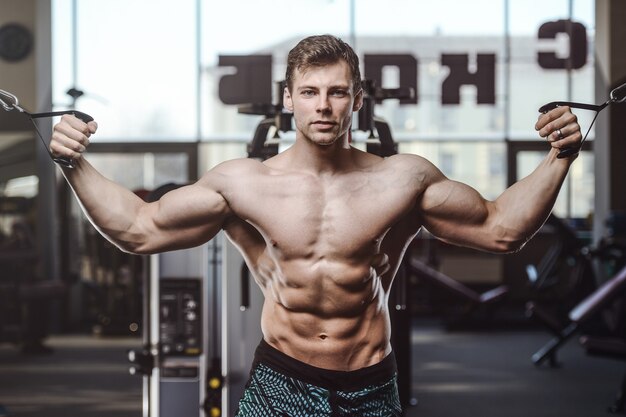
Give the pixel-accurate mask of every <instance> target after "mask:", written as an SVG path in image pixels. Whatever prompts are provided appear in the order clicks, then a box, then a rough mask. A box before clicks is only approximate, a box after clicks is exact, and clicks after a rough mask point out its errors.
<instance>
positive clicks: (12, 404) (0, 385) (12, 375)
mask: <svg viewBox="0 0 626 417" xmlns="http://www.w3.org/2000/svg"><path fill="white" fill-rule="evenodd" d="M412 338H413V346H414V348H413V376H414V377H413V381H414V383H413V393H414V395H415V397H416V398H417V399H418V403H417V405H416V406H414V407H411V408H409V409H408V410H407V412H406V416H407V417H416V416H420V417H423V416H427V417H443V416H446V417H450V416H454V415H459V414H462V415H467V416H473V417H529V416H532V417H554V416H568V417H596V416H597V417H607V416H610V415H611V414H609V413H607V411H606V410H607V407H608V406H609V405H610V404H611V403H612V402H613V400H614V399H615V394H616V392H617V389H618V387H619V384H620V382H621V379H622V376H623V374H624V371H625V370H626V369H625V368H626V367H625V366H624V363H623V362H619V361H614V360H610V359H600V358H593V357H588V356H586V355H585V354H584V351H583V350H582V348H580V346H579V345H578V344H577V342H576V340H571V341H570V342H569V343H568V344H566V345H565V346H564V347H563V348H562V349H561V350H560V351H559V359H560V361H561V362H562V367H561V368H559V369H549V368H543V367H542V368H536V367H535V366H534V365H533V364H532V363H531V361H530V355H531V354H532V353H533V352H534V351H535V350H536V349H537V348H539V347H540V346H541V345H542V344H543V343H545V342H546V341H547V340H548V338H549V336H548V334H547V333H545V332H544V331H541V330H528V329H526V330H514V331H510V330H509V331H478V332H469V331H454V332H447V331H445V330H444V329H443V328H442V327H441V326H439V325H437V324H436V323H430V322H424V323H415V325H414V330H413V334H412ZM48 345H49V346H51V347H53V348H54V350H55V351H54V353H52V354H50V355H46V356H25V355H22V354H20V353H19V351H18V350H17V349H16V348H15V347H14V346H11V345H0V404H2V405H3V406H4V407H5V408H6V410H7V412H8V414H6V415H8V416H11V417H12V416H22V417H43V416H46V417H61V416H63V417H67V416H68V415H72V416H79V417H104V416H107V417H141V378H139V377H135V376H131V375H129V374H128V371H127V370H128V363H127V361H126V350H127V349H130V348H136V347H139V345H140V341H139V340H138V339H129V338H96V337H93V336H88V335H76V336H55V337H51V338H50V339H49V340H48ZM0 415H1V413H0Z"/></svg>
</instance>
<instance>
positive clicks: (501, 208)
mask: <svg viewBox="0 0 626 417" xmlns="http://www.w3.org/2000/svg"><path fill="white" fill-rule="evenodd" d="M558 152H559V151H558V149H556V148H551V150H550V152H549V154H548V155H547V156H546V157H545V158H544V160H543V161H542V162H541V164H540V165H539V166H538V167H537V168H536V169H535V170H534V171H533V172H532V173H531V174H530V175H528V176H527V177H525V178H523V179H521V180H520V181H518V182H516V183H515V184H513V185H512V186H511V187H509V188H508V189H507V190H506V191H505V192H504V193H502V195H501V196H500V197H498V199H497V200H496V208H497V212H498V217H499V218H500V220H499V223H500V224H503V225H506V228H507V229H509V233H511V236H510V238H511V239H512V241H514V242H516V245H519V247H521V246H523V245H524V244H525V243H526V242H527V241H528V240H529V239H530V238H531V237H532V236H533V235H534V234H535V233H536V232H537V231H538V230H539V228H541V226H542V225H543V223H544V222H545V221H546V219H547V218H548V216H549V215H550V213H551V211H552V209H553V207H554V203H555V202H556V199H557V197H558V195H559V191H560V189H561V186H562V184H563V181H564V180H565V177H566V176H567V173H568V170H569V166H570V165H571V163H572V161H573V159H574V158H575V157H574V158H572V159H558V158H557V157H556V155H557V154H558Z"/></svg>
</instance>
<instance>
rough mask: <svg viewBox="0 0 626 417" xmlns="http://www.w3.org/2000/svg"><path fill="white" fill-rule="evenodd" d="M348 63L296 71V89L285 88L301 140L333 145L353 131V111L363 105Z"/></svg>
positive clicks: (285, 94)
mask: <svg viewBox="0 0 626 417" xmlns="http://www.w3.org/2000/svg"><path fill="white" fill-rule="evenodd" d="M354 93H355V92H354V91H352V79H351V76H350V68H349V66H348V64H347V63H346V62H345V61H343V60H341V61H339V62H337V63H334V64H330V65H326V66H322V67H311V68H309V69H308V70H307V71H306V72H304V73H302V72H300V71H298V70H296V73H295V77H294V79H293V88H292V90H291V91H289V89H288V88H285V91H284V98H283V102H284V104H285V108H286V109H287V110H289V111H291V112H293V118H294V120H295V124H296V133H297V137H303V138H304V139H306V140H308V141H311V142H313V143H316V144H319V145H332V144H333V143H335V142H336V141H337V140H338V139H339V138H342V137H343V136H344V135H345V134H346V133H347V132H348V130H349V129H350V125H351V123H352V112H354V111H358V110H359V109H360V108H361V104H362V93H361V92H358V93H357V94H356V97H355V94H354Z"/></svg>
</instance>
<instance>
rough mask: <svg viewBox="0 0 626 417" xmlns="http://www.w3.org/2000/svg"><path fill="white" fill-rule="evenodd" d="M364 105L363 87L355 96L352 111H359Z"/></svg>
mask: <svg viewBox="0 0 626 417" xmlns="http://www.w3.org/2000/svg"><path fill="white" fill-rule="evenodd" d="M361 107H363V89H361V90H359V92H358V93H356V96H354V104H353V105H352V111H355V112H356V111H359V110H361Z"/></svg>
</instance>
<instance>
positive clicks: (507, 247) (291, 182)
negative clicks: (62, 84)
mask: <svg viewBox="0 0 626 417" xmlns="http://www.w3.org/2000/svg"><path fill="white" fill-rule="evenodd" d="M286 77H287V87H286V88H285V90H284V103H285V107H286V108H287V109H288V110H290V111H292V112H293V116H294V121H295V127H296V141H295V144H294V145H293V146H292V147H290V148H289V149H288V150H286V151H284V152H282V153H280V154H278V155H277V156H275V157H273V158H271V159H268V160H267V161H265V162H258V161H255V160H251V159H239V160H232V161H228V162H224V163H222V164H220V165H218V166H216V167H214V168H213V169H211V170H209V171H208V172H206V173H205V174H204V175H203V176H202V178H200V180H198V181H197V182H196V183H195V184H192V185H188V186H185V187H182V188H179V189H177V190H175V191H171V192H169V193H167V194H166V195H164V196H163V197H162V198H161V199H160V200H159V201H157V202H154V203H145V202H143V201H142V200H140V199H139V198H137V197H136V196H135V195H134V194H133V193H131V192H130V191H128V190H126V189H124V188H122V187H120V186H119V185H116V184H114V183H112V182H111V181H109V180H107V179H106V178H104V177H102V176H101V175H100V174H99V173H98V172H97V171H96V170H95V169H94V168H93V167H92V166H91V165H90V164H89V163H88V162H87V161H86V160H85V159H84V158H81V156H82V154H83V152H84V151H85V148H86V147H87V145H88V143H89V139H88V138H89V137H90V135H92V134H93V133H95V132H96V128H97V126H96V124H95V123H94V122H90V123H88V124H85V123H83V122H81V121H80V120H78V119H76V118H74V117H73V116H71V117H66V116H64V118H63V119H62V120H61V122H60V123H59V124H57V125H56V126H55V128H54V133H53V136H52V142H51V145H50V149H51V151H52V153H53V154H54V155H56V156H64V157H71V158H73V159H74V160H75V161H76V168H75V169H64V174H65V176H66V178H67V180H68V181H69V183H70V185H71V187H72V189H73V190H74V192H75V194H76V196H77V197H78V199H79V200H80V202H81V204H82V206H83V208H84V210H85V213H86V214H87V216H88V217H89V219H90V220H91V222H92V223H93V224H94V226H95V227H97V228H98V230H99V231H100V232H101V233H102V234H103V235H104V236H106V237H107V238H108V239H109V240H111V241H112V242H113V243H115V244H116V245H117V246H118V247H119V248H120V249H122V250H124V251H128V252H133V253H140V254H147V253H155V252H162V251H168V250H173V249H181V248H188V247H192V246H196V245H200V244H202V243H204V242H206V241H208V240H209V239H211V238H212V237H213V236H215V234H216V233H217V232H218V231H219V230H220V229H223V230H225V232H226V234H227V235H228V237H229V238H230V239H231V240H232V241H233V242H234V244H235V245H236V246H237V247H238V248H239V249H240V250H241V252H242V254H243V256H244V258H245V261H246V263H247V264H248V266H249V268H250V271H252V275H253V276H254V278H255V280H256V282H257V283H258V285H259V286H260V287H261V290H262V291H263V294H264V296H265V302H264V305H263V314H262V317H261V325H262V331H263V335H264V338H263V341H262V342H261V344H260V345H259V347H258V349H257V353H256V357H255V362H254V366H253V369H252V371H251V375H250V381H249V383H248V386H247V390H246V392H245V394H244V397H243V398H242V400H241V402H240V407H239V412H238V413H239V414H238V415H239V416H283V415H288V416H330V415H332V416H339V415H342V416H343V415H345V416H369V415H372V416H373V415H376V416H395V415H399V414H400V405H399V401H398V395H397V388H396V382H395V372H396V365H395V361H394V357H393V353H392V352H391V346H390V341H389V339H390V323H389V311H388V307H387V297H388V294H389V289H390V287H391V285H392V282H393V278H394V275H395V273H396V271H397V269H398V266H399V264H400V262H401V259H402V256H403V254H404V252H405V249H406V248H407V246H408V244H409V242H410V241H411V239H413V238H414V237H415V235H416V234H417V233H418V232H419V230H420V229H421V228H422V227H425V228H427V229H428V231H429V232H431V233H432V234H433V235H435V236H437V237H438V238H440V239H442V240H444V241H446V242H450V243H453V244H457V245H463V246H468V247H473V248H477V249H480V250H485V251H491V252H512V251H515V250H518V249H519V248H521V247H522V246H523V245H524V243H525V242H527V241H528V240H529V239H530V238H531V237H532V236H533V234H534V233H535V232H536V231H537V230H538V229H539V227H540V226H541V225H542V224H543V222H544V221H545V219H546V218H547V216H548V214H549V213H550V211H551V209H552V206H553V204H554V201H555V199H556V197H557V194H558V192H559V189H560V187H561V184H562V182H563V179H564V178H565V175H566V174H567V171H568V168H569V166H570V164H571V163H572V160H573V159H574V158H575V156H574V157H572V158H570V159H557V158H556V155H557V153H558V150H559V148H560V147H565V146H578V145H579V144H580V140H581V134H580V128H579V126H578V123H577V121H576V117H575V116H574V115H573V114H572V113H571V112H570V110H569V109H568V108H565V107H563V108H557V109H555V110H552V111H551V112H549V113H547V114H544V115H541V116H540V117H539V120H538V121H537V124H536V126H535V128H536V130H538V131H539V135H540V136H542V137H546V138H547V139H548V141H549V142H550V143H551V145H552V147H551V149H550V151H549V152H548V154H547V156H546V158H545V159H544V161H543V162H542V163H541V164H540V165H539V166H538V167H537V168H536V169H535V171H534V172H533V173H532V174H530V175H529V176H528V177H526V178H524V179H522V180H521V181H519V182H518V183H516V184H514V185H513V186H511V187H510V188H509V189H507V190H505V191H504V192H503V193H502V195H501V196H499V197H498V198H497V199H496V200H495V201H487V200H485V199H483V198H482V197H481V196H480V195H479V194H478V192H476V191H475V190H474V189H472V188H471V187H469V186H467V185H464V184H462V183H459V182H456V181H451V180H449V179H447V178H446V177H445V176H444V175H443V174H442V173H441V172H440V171H439V170H438V169H437V168H436V167H435V166H433V165H432V164H431V163H430V162H428V161H427V160H425V159H424V158H421V157H419V156H416V155H394V156H392V157H389V158H380V157H378V156H375V155H371V154H368V153H365V152H362V151H360V150H357V149H355V148H353V147H352V146H350V144H349V140H348V137H349V130H350V126H351V122H352V113H353V112H355V111H357V110H359V108H360V107H361V105H362V101H363V92H362V90H361V76H360V73H359V63H358V58H357V56H356V55H355V53H354V51H353V50H352V49H351V48H350V47H349V46H348V45H347V44H345V43H344V42H343V41H341V40H340V39H337V38H335V37H333V36H314V37H310V38H306V39H304V40H302V41H301V42H300V43H298V45H297V46H296V47H295V48H294V49H292V50H291V52H290V53H289V56H288V66H287V74H286Z"/></svg>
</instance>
